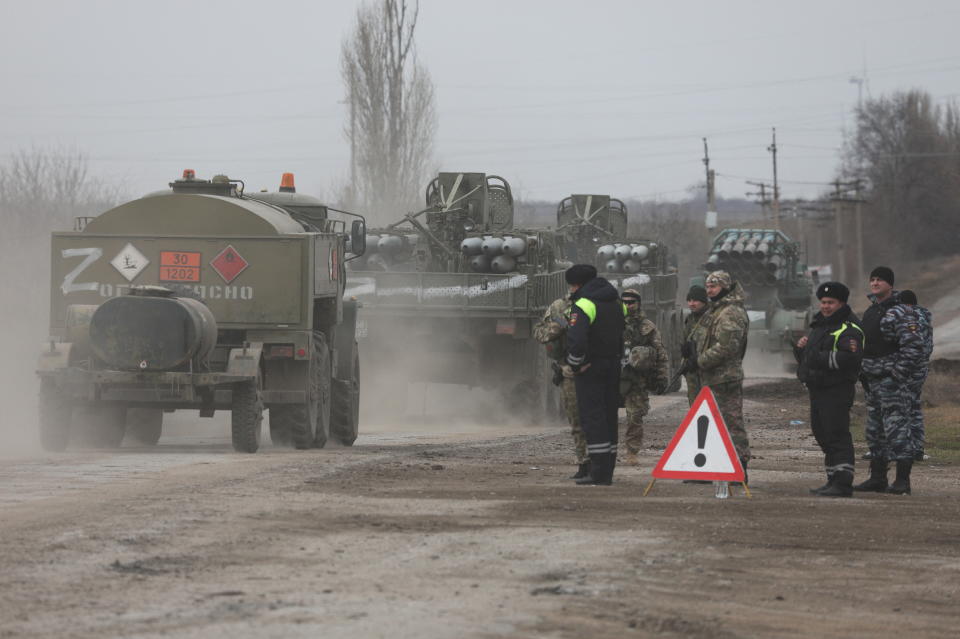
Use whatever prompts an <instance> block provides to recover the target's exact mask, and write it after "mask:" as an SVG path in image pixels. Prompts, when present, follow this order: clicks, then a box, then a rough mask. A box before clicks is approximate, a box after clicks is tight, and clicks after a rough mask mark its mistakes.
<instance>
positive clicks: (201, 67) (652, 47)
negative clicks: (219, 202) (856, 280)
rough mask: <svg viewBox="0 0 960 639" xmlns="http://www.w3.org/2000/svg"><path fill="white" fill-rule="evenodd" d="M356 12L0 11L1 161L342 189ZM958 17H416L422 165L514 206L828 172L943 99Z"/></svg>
mask: <svg viewBox="0 0 960 639" xmlns="http://www.w3.org/2000/svg"><path fill="white" fill-rule="evenodd" d="M358 4H359V3H358V2H356V1H352V0H342V1H338V2H329V1H326V2H323V1H318V0H312V1H303V2H299V1H283V0H274V1H271V2H255V1H245V0H232V1H230V2H220V1H207V0H195V1H194V2H181V1H179V0H165V1H163V2H159V1H156V0H154V1H152V2H147V1H143V0H124V1H122V2H121V1H113V0H102V1H93V0H72V1H67V0H62V1H52V0H31V1H30V2H23V1H22V0H20V1H13V0H0V28H2V31H3V37H2V38H0V87H2V94H0V154H3V155H4V159H6V157H8V156H9V154H11V153H14V152H16V151H17V150H20V149H23V148H30V147H32V146H39V147H45V148H49V147H57V148H70V149H77V150H80V151H83V152H84V153H86V154H87V155H88V156H89V158H90V160H91V165H92V168H93V170H94V172H95V173H96V174H97V175H98V176H101V177H103V178H104V179H106V180H109V181H114V182H119V183H122V184H123V185H124V186H125V187H126V189H127V191H128V192H129V193H130V194H131V195H139V194H141V193H144V192H147V191H151V190H155V189H156V188H160V187H162V186H164V185H165V184H166V183H167V182H168V181H170V180H171V179H172V178H174V177H176V176H177V175H179V174H180V173H181V171H182V169H183V168H187V167H189V168H193V169H196V171H197V173H198V175H199V176H202V177H209V176H211V175H212V174H214V173H227V174H229V175H230V176H231V177H234V178H240V179H243V180H245V181H246V182H247V184H248V187H252V188H256V189H259V188H261V187H269V188H270V189H271V190H273V189H275V188H276V186H277V185H278V183H279V178H280V174H281V173H282V172H284V171H294V172H295V173H296V174H297V179H298V187H299V190H300V191H302V192H303V191H307V192H314V193H316V192H321V193H330V192H331V184H333V183H334V182H336V181H342V180H343V179H344V177H345V176H346V175H347V173H348V165H349V145H348V143H347V141H346V139H345V136H344V133H343V131H344V124H345V121H346V113H347V112H346V107H345V105H344V104H343V103H342V98H343V95H344V91H343V87H342V82H341V79H340V74H339V54H340V46H341V42H342V40H343V38H344V37H345V36H346V34H347V33H348V32H349V31H350V29H351V26H352V23H353V20H354V16H355V11H356V7H357V6H358ZM958 25H960V3H958V2H956V1H950V0H942V1H915V2H910V3H907V2H903V1H902V0H899V1H876V0H873V1H869V2H868V1H862V2H861V1H848V2H842V1H837V0H833V1H811V0H807V1H805V2H795V1H791V2H786V1H774V0H768V1H757V2H730V1H724V2H717V1H716V0H714V1H711V2H683V1H680V0H677V1H673V2H641V1H635V2H627V1H624V2H614V1H604V0H593V1H591V2H584V1H580V2H571V1H560V0H551V1H539V0H538V1H522V0H513V1H500V0H487V1H481V2H477V1H470V2H466V1H462V0H424V1H423V2H422V3H421V10H420V22H419V25H418V28H417V42H418V53H419V57H420V60H421V61H422V62H423V63H424V64H425V65H426V66H427V68H428V69H429V70H430V73H431V75H432V78H433V81H434V84H435V85H436V90H437V100H438V113H439V130H438V139H437V158H436V159H437V163H438V165H439V166H440V167H441V168H442V169H443V170H467V171H483V172H487V173H495V174H498V175H502V176H503V177H505V178H507V179H508V180H509V181H510V182H511V183H512V185H513V187H514V190H515V192H516V193H517V194H518V195H519V196H520V197H523V198H536V199H546V200H551V201H553V200H559V199H561V198H562V197H564V196H566V195H568V194H570V193H584V192H591V193H609V194H611V195H613V196H616V197H621V198H628V197H643V198H652V197H659V198H661V199H681V198H683V197H684V196H685V195H686V193H687V190H688V189H689V187H691V186H693V185H696V184H700V183H702V182H703V164H702V163H701V158H702V156H703V144H702V141H701V138H703V137H707V138H708V140H709V143H710V155H711V159H712V162H713V167H714V168H715V169H716V171H717V173H718V176H719V177H718V191H719V193H720V195H722V196H727V197H736V196H741V195H743V194H744V192H745V191H747V190H754V189H752V188H750V187H748V186H747V185H745V184H744V179H747V178H749V179H756V178H759V179H764V180H767V181H769V180H770V179H771V177H772V175H771V174H772V169H771V161H770V154H769V153H768V152H767V145H768V144H769V143H770V133H771V127H774V126H775V127H777V140H778V145H779V161H780V162H779V175H780V178H781V185H782V192H783V196H784V197H787V198H789V197H796V196H814V195H816V194H817V193H818V192H819V191H820V190H822V189H823V188H824V187H823V186H822V185H821V184H820V183H824V182H827V181H828V180H829V179H830V178H831V177H832V175H833V170H834V169H835V167H836V165H837V151H838V148H839V146H840V144H841V142H842V139H843V130H844V127H845V126H846V127H849V126H850V125H851V123H852V119H851V109H852V108H853V107H854V106H855V104H856V102H857V98H858V88H859V85H858V84H856V83H853V82H851V78H853V77H856V78H863V77H864V75H865V77H866V82H865V83H864V84H863V86H862V88H863V93H864V97H866V96H867V95H868V94H869V95H873V96H878V95H880V94H883V93H887V92H890V91H894V90H897V89H909V88H914V87H915V88H922V89H925V90H927V91H929V92H930V93H931V94H932V95H933V96H934V98H935V99H937V100H940V101H941V102H942V101H947V100H952V99H955V98H956V96H957V95H958V94H960V86H958V80H960V38H958V36H957V30H958Z"/></svg>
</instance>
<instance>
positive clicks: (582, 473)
mask: <svg viewBox="0 0 960 639" xmlns="http://www.w3.org/2000/svg"><path fill="white" fill-rule="evenodd" d="M589 476H590V460H589V459H588V460H586V461H584V462H581V463H580V465H579V466H577V472H575V473H574V474H573V475H571V476H570V479H583V478H584V477H589Z"/></svg>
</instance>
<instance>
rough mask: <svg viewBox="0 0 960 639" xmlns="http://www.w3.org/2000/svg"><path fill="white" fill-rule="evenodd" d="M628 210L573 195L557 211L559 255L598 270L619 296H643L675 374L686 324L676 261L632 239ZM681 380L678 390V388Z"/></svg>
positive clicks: (662, 248) (657, 246)
mask: <svg viewBox="0 0 960 639" xmlns="http://www.w3.org/2000/svg"><path fill="white" fill-rule="evenodd" d="M627 219H628V213H627V206H626V204H624V203H623V201H622V200H618V199H617V198H612V197H610V196H609V195H583V194H581V195H571V196H570V197H567V198H565V199H563V200H562V201H561V202H560V204H559V205H558V206H557V232H558V234H559V235H560V237H561V241H560V246H561V255H562V257H563V259H564V260H565V261H566V262H568V263H581V264H583V263H586V264H594V265H595V266H596V267H597V270H598V271H599V272H600V274H601V275H602V276H603V277H605V278H607V279H608V280H610V281H611V282H612V283H613V284H614V285H615V286H617V288H618V289H619V290H621V291H622V290H624V289H627V288H635V289H637V290H639V291H640V297H641V299H642V302H641V305H642V308H643V311H644V313H645V314H646V316H647V317H648V318H649V319H650V320H651V321H653V322H654V323H655V324H656V325H657V328H658V329H659V330H660V335H661V339H662V340H663V344H664V346H665V347H666V349H667V353H668V355H669V358H670V368H671V370H676V369H677V368H678V367H679V366H680V361H681V357H680V341H681V339H682V337H683V319H682V315H681V311H680V310H679V309H678V307H677V286H678V280H677V277H678V276H677V268H676V261H675V260H674V258H673V256H672V255H671V254H670V252H669V250H668V249H667V247H666V245H664V244H663V243H662V242H658V241H654V240H651V239H648V238H631V237H630V236H629V235H628V233H627ZM679 383H680V382H679V378H678V379H677V382H676V384H675V387H674V388H671V389H668V390H670V391H675V390H677V389H678V388H679Z"/></svg>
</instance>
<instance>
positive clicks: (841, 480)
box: [817, 470, 853, 497]
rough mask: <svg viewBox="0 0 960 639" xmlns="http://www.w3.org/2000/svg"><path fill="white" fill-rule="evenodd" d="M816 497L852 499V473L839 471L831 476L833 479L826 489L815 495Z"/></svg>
mask: <svg viewBox="0 0 960 639" xmlns="http://www.w3.org/2000/svg"><path fill="white" fill-rule="evenodd" d="M817 496H818V497H852V496H853V473H848V472H846V471H843V470H839V471H837V472H835V473H834V474H833V479H832V480H831V481H830V482H829V483H828V484H827V486H826V488H824V489H823V490H821V491H820V492H818V493H817Z"/></svg>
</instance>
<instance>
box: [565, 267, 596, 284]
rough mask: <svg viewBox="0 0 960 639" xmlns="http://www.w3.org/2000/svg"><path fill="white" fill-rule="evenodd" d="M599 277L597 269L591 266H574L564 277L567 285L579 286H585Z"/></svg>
mask: <svg viewBox="0 0 960 639" xmlns="http://www.w3.org/2000/svg"><path fill="white" fill-rule="evenodd" d="M596 276H597V268H596V267H595V266H592V265H590V264H574V265H573V266H571V267H570V268H568V269H567V272H566V273H564V274H563V277H564V278H565V279H566V280H567V284H577V285H580V286H583V285H584V284H586V283H587V282H589V281H590V280H592V279H593V278H595V277H596Z"/></svg>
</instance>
